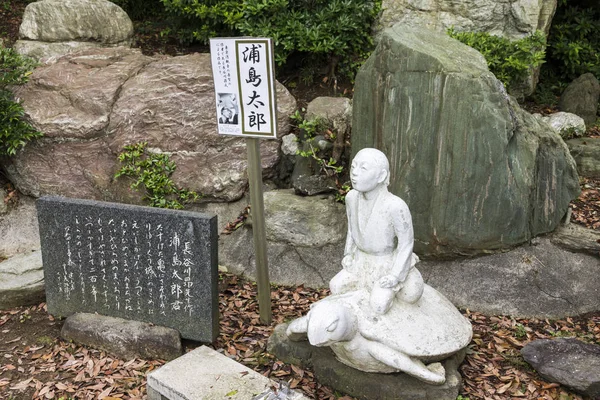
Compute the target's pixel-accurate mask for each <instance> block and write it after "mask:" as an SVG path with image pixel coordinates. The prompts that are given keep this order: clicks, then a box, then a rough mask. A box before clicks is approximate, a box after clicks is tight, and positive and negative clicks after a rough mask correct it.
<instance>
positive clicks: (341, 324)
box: [307, 299, 357, 347]
mask: <svg viewBox="0 0 600 400" xmlns="http://www.w3.org/2000/svg"><path fill="white" fill-rule="evenodd" d="M308 319H309V320H308V329H307V335H308V341H309V342H310V344H312V345H313V346H319V347H321V346H330V345H332V344H333V343H337V342H343V341H346V340H349V339H350V338H351V337H353V336H354V334H355V333H356V329H357V327H356V326H357V322H356V316H355V315H354V314H353V313H352V311H351V310H350V309H349V308H348V307H347V306H345V305H344V304H343V303H342V302H340V301H332V300H331V299H329V300H321V301H318V302H316V303H314V304H313V305H312V307H311V309H310V311H309V313H308Z"/></svg>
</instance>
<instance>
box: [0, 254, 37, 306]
mask: <svg viewBox="0 0 600 400" xmlns="http://www.w3.org/2000/svg"><path fill="white" fill-rule="evenodd" d="M44 298H45V292H44V269H43V267H42V253H41V252H40V251H34V252H29V253H23V254H19V255H16V256H14V257H11V258H9V259H7V260H4V261H2V262H0V310H5V309H8V308H13V307H20V306H29V305H33V304H39V303H41V302H42V301H44Z"/></svg>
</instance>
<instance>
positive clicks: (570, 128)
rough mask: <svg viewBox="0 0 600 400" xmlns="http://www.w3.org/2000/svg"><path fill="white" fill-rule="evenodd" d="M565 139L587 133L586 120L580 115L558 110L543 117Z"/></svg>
mask: <svg viewBox="0 0 600 400" xmlns="http://www.w3.org/2000/svg"><path fill="white" fill-rule="evenodd" d="M543 120H544V121H546V123H547V124H548V125H550V126H551V127H552V129H554V130H555V131H556V132H558V134H559V135H560V137H562V138H563V139H570V138H573V137H579V136H582V135H583V134H584V133H585V121H584V120H583V118H581V117H580V116H578V115H575V114H571V113H566V112H562V111H560V112H557V113H554V114H551V115H549V116H547V117H544V118H543Z"/></svg>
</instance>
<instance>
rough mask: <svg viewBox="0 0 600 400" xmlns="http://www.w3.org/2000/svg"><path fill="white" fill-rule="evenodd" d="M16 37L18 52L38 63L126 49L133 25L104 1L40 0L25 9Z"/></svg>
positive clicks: (115, 6) (121, 13) (123, 12)
mask: <svg viewBox="0 0 600 400" xmlns="http://www.w3.org/2000/svg"><path fill="white" fill-rule="evenodd" d="M19 36H20V38H21V40H18V41H17V42H16V43H15V49H16V50H17V52H19V53H20V54H23V55H26V56H29V57H32V58H34V59H36V60H41V59H44V58H49V57H59V56H62V55H64V54H68V53H73V52H76V51H80V50H84V49H89V48H95V47H100V46H108V47H110V46H129V45H130V44H131V40H132V37H133V24H132V22H131V19H129V16H128V15H127V13H125V11H123V9H122V8H121V7H119V6H117V5H116V4H114V3H112V2H110V1H107V0H42V1H37V2H34V3H30V4H29V5H28V6H27V7H26V8H25V13H24V14H23V22H22V23H21V27H20V29H19Z"/></svg>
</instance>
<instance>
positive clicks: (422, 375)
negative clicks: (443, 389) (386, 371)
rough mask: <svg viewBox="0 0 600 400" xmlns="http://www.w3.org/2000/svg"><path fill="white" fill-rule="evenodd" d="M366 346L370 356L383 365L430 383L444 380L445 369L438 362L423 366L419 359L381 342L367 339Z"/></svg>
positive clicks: (441, 382) (440, 382)
mask: <svg viewBox="0 0 600 400" xmlns="http://www.w3.org/2000/svg"><path fill="white" fill-rule="evenodd" d="M368 346H369V347H368V349H369V353H370V354H371V356H372V357H373V358H376V359H377V360H379V361H381V362H382V363H384V364H385V365H389V366H390V367H393V368H397V369H398V370H400V371H402V372H404V373H407V374H408V375H411V376H414V377H415V378H418V379H420V380H422V381H423V382H427V383H430V384H432V385H442V384H444V382H446V371H445V370H444V367H443V366H442V364H440V363H435V364H431V365H429V366H425V364H423V362H422V361H421V360H418V359H416V358H413V357H409V356H407V355H406V354H404V353H402V352H400V351H397V350H394V349H392V348H390V347H387V346H385V345H383V344H381V343H378V342H372V341H369V343H368Z"/></svg>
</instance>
